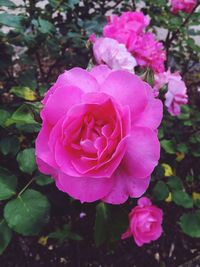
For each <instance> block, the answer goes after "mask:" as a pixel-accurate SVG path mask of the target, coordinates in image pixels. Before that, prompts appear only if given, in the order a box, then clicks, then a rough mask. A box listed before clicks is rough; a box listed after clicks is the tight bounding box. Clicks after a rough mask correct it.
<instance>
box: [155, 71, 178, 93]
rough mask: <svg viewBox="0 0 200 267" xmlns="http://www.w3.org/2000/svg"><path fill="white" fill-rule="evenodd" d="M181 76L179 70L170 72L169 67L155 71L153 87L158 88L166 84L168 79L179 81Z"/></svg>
mask: <svg viewBox="0 0 200 267" xmlns="http://www.w3.org/2000/svg"><path fill="white" fill-rule="evenodd" d="M181 79H182V77H181V75H180V74H179V72H178V71H177V72H174V73H172V72H171V70H170V69H168V70H167V71H165V72H160V73H156V74H155V75H154V89H155V90H159V89H160V88H162V87H163V86H164V85H166V84H168V83H169V81H170V80H176V81H181Z"/></svg>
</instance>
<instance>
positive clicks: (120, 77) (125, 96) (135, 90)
mask: <svg viewBox="0 0 200 267" xmlns="http://www.w3.org/2000/svg"><path fill="white" fill-rule="evenodd" d="M101 91H102V92H104V93H107V94H109V95H111V96H113V97H114V98H115V99H116V100H117V101H118V102H119V103H121V104H122V105H129V107H130V110H131V112H132V113H133V115H134V116H137V115H138V114H139V113H140V112H142V110H143V109H144V108H145V106H146V104H147V92H146V88H145V83H144V82H143V81H141V80H140V78H138V77H137V76H136V75H134V74H131V73H129V72H127V71H122V70H121V71H115V72H112V73H111V74H110V75H109V76H108V77H107V79H106V80H105V81H104V83H103V84H102V85H101Z"/></svg>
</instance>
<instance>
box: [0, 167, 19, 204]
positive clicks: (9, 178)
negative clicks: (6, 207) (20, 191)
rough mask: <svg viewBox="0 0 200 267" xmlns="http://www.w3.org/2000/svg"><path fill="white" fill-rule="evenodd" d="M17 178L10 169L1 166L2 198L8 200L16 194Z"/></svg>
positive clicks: (0, 192) (0, 184) (0, 188)
mask: <svg viewBox="0 0 200 267" xmlns="http://www.w3.org/2000/svg"><path fill="white" fill-rule="evenodd" d="M16 187H17V178H16V176H15V175H12V174H11V173H10V172H9V171H8V170H6V169H4V168H0V200H6V199H9V198H10V197H12V196H14V195H15V194H16Z"/></svg>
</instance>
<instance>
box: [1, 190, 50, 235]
mask: <svg viewBox="0 0 200 267" xmlns="http://www.w3.org/2000/svg"><path fill="white" fill-rule="evenodd" d="M49 212H50V203H49V201H48V199H47V198H46V196H44V195H42V194H41V193H40V192H37V191H35V190H31V189H28V190H26V191H25V192H24V193H23V194H22V195H21V196H18V197H17V198H16V199H14V200H11V201H9V202H8V203H7V204H6V206H5V208H4V218H5V219H6V222H7V223H8V226H9V227H10V228H11V229H13V230H14V231H15V232H17V233H19V234H22V235H25V236H26V235H37V234H38V233H39V232H40V231H41V229H42V227H43V226H44V225H45V224H46V223H48V221H49Z"/></svg>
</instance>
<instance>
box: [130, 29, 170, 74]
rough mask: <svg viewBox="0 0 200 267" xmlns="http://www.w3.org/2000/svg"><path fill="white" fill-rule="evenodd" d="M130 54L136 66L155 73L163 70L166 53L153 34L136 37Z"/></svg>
mask: <svg viewBox="0 0 200 267" xmlns="http://www.w3.org/2000/svg"><path fill="white" fill-rule="evenodd" d="M129 50H130V52H132V54H133V55H134V56H135V58H136V61H137V63H138V65H140V66H143V67H149V68H151V69H153V70H154V71H155V72H156V73H159V72H163V71H164V70H165V66H164V62H165V60H166V53H165V51H164V47H163V44H162V43H161V42H158V41H157V40H156V38H155V35H154V34H153V33H145V34H143V35H141V36H139V37H138V39H137V42H136V43H135V44H134V46H133V48H132V49H129Z"/></svg>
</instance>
